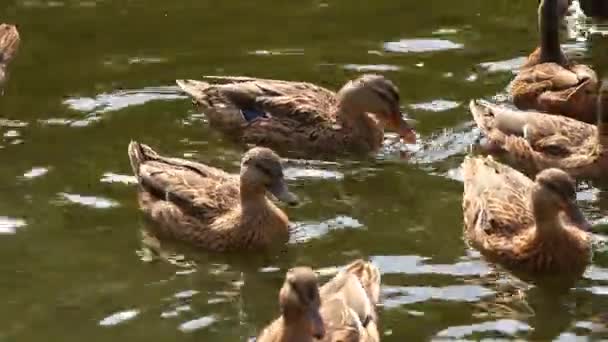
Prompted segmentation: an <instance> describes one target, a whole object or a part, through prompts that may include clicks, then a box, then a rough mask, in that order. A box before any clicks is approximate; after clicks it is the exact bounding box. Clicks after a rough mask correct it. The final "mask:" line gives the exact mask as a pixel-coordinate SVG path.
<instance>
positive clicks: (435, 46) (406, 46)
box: [383, 38, 464, 53]
mask: <svg viewBox="0 0 608 342" xmlns="http://www.w3.org/2000/svg"><path fill="white" fill-rule="evenodd" d="M383 46H384V50H386V51H389V52H398V53H410V52H414V53H416V52H432V51H444V50H454V49H462V48H463V47H464V45H462V44H458V43H454V42H452V41H450V40H447V39H433V38H427V39H401V40H398V41H394V42H386V43H384V45H383Z"/></svg>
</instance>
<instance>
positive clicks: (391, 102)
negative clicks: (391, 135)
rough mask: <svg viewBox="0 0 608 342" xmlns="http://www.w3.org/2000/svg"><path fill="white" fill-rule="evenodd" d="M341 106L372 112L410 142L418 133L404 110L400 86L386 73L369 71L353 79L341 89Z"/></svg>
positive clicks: (346, 109)
mask: <svg viewBox="0 0 608 342" xmlns="http://www.w3.org/2000/svg"><path fill="white" fill-rule="evenodd" d="M337 96H338V99H339V101H340V107H341V110H342V111H344V112H348V113H350V114H353V115H357V114H363V113H370V114H373V115H374V116H375V117H376V118H377V119H378V120H380V121H381V122H382V123H383V124H384V126H386V127H387V128H389V129H391V130H394V131H395V132H397V133H399V135H400V136H401V138H403V140H404V141H405V142H407V143H415V142H416V134H415V132H414V130H413V129H412V127H411V125H410V124H408V122H407V121H406V119H405V118H404V117H403V115H402V114H401V109H400V108H399V89H398V88H397V87H396V86H395V85H394V84H393V82H391V81H389V80H388V79H386V78H385V77H384V76H382V75H373V74H367V75H363V76H361V77H359V78H357V79H355V80H352V81H349V82H348V83H346V85H344V87H342V89H340V91H339V92H338V95H337Z"/></svg>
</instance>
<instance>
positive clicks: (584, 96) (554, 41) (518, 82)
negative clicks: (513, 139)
mask: <svg viewBox="0 0 608 342" xmlns="http://www.w3.org/2000/svg"><path fill="white" fill-rule="evenodd" d="M567 4H568V3H567V2H566V1H560V0H542V1H541V2H540V6H539V31H540V47H539V48H537V49H536V50H535V51H534V52H533V53H532V54H530V56H529V57H528V60H527V62H526V63H525V64H524V65H523V66H522V68H521V69H520V71H519V73H518V75H517V76H516V77H515V79H514V80H513V82H512V83H511V85H510V89H509V92H510V94H511V96H512V98H513V103H514V104H515V106H516V107H517V108H519V109H523V110H538V111H542V112H546V113H551V114H559V115H565V116H570V117H572V118H576V119H578V120H581V121H585V122H594V121H595V117H596V115H595V100H596V96H597V92H598V89H599V82H598V77H597V74H596V73H595V71H593V69H591V68H590V67H588V66H586V65H581V64H576V63H573V62H571V61H569V60H568V58H567V57H566V56H565V55H564V53H563V51H562V50H561V47H560V42H559V26H560V20H561V19H562V18H563V16H564V13H565V10H564V8H567Z"/></svg>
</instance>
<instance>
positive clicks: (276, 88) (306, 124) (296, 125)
mask: <svg viewBox="0 0 608 342" xmlns="http://www.w3.org/2000/svg"><path fill="white" fill-rule="evenodd" d="M206 79H207V80H208V81H213V82H215V84H212V83H209V82H204V81H193V80H178V81H177V84H178V85H179V86H180V87H181V88H182V89H183V90H184V92H186V93H187V94H188V95H190V96H191V97H192V98H193V102H194V103H195V105H196V106H197V107H199V108H200V109H201V110H202V111H203V112H204V113H205V114H206V116H207V118H208V119H209V122H210V124H211V125H212V126H213V127H215V128H217V129H219V130H221V131H223V132H224V133H226V134H227V135H228V136H230V137H232V138H233V139H235V140H237V141H241V142H243V143H246V144H254V145H257V146H266V147H270V148H273V149H274V150H277V151H280V152H281V153H288V154H289V155H291V156H301V157H315V158H323V157H326V158H332V157H335V156H338V155H344V154H369V153H374V152H376V151H378V149H379V148H380V147H381V146H382V143H383V140H384V128H385V127H387V128H389V129H392V130H395V131H396V132H398V133H399V134H400V135H401V137H402V138H403V139H404V140H405V141H406V142H408V143H414V142H415V140H416V136H415V133H414V132H413V130H412V128H411V127H410V126H409V125H408V123H407V122H406V119H405V118H404V117H403V116H402V114H401V111H400V108H399V90H398V88H397V87H396V86H395V85H394V84H393V83H392V82H391V81H389V80H388V79H386V78H385V77H384V76H381V75H363V76H361V77H359V78H357V79H355V80H352V81H349V82H348V83H347V84H346V85H344V87H342V89H340V90H339V91H338V92H337V93H334V92H333V91H331V90H328V89H325V88H322V87H319V86H316V85H314V84H311V83H305V82H289V81H280V80H269V79H259V78H249V77H211V76H208V77H206Z"/></svg>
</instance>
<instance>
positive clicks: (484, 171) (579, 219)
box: [462, 157, 592, 277]
mask: <svg viewBox="0 0 608 342" xmlns="http://www.w3.org/2000/svg"><path fill="white" fill-rule="evenodd" d="M462 168H463V178H464V194H463V200H462V207H463V211H464V229H465V230H464V235H465V237H466V239H467V241H468V242H469V243H470V245H471V246H472V247H474V248H476V249H477V250H479V251H480V252H481V254H482V255H483V256H484V257H486V258H487V259H488V260H490V261H492V262H496V263H498V264H500V265H503V266H504V267H506V268H507V269H510V270H513V271H516V272H525V273H528V274H534V275H541V274H543V275H547V274H551V275H572V276H575V277H578V276H580V275H581V274H582V273H583V272H584V270H585V268H586V267H587V265H588V264H589V262H590V260H591V253H592V252H591V236H590V235H589V233H588V232H587V231H588V230H590V227H591V226H590V224H589V223H588V222H587V220H586V219H585V217H584V216H583V214H582V212H581V211H580V209H579V208H578V207H577V205H576V203H575V201H576V189H575V183H574V180H573V179H572V178H571V177H570V176H569V175H568V174H567V173H565V172H563V171H561V170H559V169H547V170H544V171H542V172H541V173H539V174H538V175H537V176H536V180H535V181H532V180H531V179H529V178H528V177H526V176H525V175H524V174H522V173H521V172H519V171H517V170H515V169H513V168H511V167H509V166H507V165H503V164H500V163H498V162H496V161H495V160H494V159H492V157H467V158H466V159H465V161H464V162H463V166H462Z"/></svg>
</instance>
